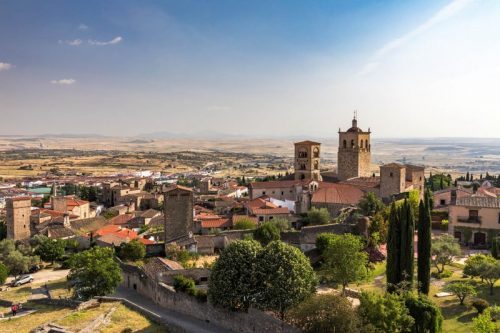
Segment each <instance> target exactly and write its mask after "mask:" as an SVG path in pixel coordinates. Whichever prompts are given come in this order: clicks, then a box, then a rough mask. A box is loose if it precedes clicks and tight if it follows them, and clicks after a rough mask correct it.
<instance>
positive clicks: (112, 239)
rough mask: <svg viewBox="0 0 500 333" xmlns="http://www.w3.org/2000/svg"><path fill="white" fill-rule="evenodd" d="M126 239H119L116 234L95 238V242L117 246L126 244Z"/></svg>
mask: <svg viewBox="0 0 500 333" xmlns="http://www.w3.org/2000/svg"><path fill="white" fill-rule="evenodd" d="M127 241H128V240H127V239H126V238H123V237H120V236H119V235H116V234H106V235H103V236H99V237H96V242H98V243H99V242H102V243H105V244H109V245H114V246H119V245H121V244H122V243H127Z"/></svg>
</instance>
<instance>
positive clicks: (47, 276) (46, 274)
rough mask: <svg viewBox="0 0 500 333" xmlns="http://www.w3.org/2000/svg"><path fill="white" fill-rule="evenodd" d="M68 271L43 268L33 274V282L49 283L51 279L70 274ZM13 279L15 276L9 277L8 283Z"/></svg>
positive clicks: (58, 278)
mask: <svg viewBox="0 0 500 333" xmlns="http://www.w3.org/2000/svg"><path fill="white" fill-rule="evenodd" d="M68 273H69V269H57V270H54V269H42V270H39V271H38V272H36V273H33V274H31V275H33V283H34V284H40V283H47V282H49V281H54V280H60V279H62V278H65V277H66V276H68ZM13 279H14V278H13V277H9V278H7V282H6V283H10V282H11V281H12V280H13Z"/></svg>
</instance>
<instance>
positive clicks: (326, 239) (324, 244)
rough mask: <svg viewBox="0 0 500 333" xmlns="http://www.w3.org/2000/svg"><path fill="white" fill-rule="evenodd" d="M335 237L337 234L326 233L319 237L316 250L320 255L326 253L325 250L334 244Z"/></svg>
mask: <svg viewBox="0 0 500 333" xmlns="http://www.w3.org/2000/svg"><path fill="white" fill-rule="evenodd" d="M335 236H336V235H335V234H332V233H328V232H325V233H322V234H319V235H318V237H316V248H317V249H318V251H319V253H321V254H324V253H325V250H326V249H327V248H328V246H329V245H330V244H331V243H332V242H333V239H334V238H335Z"/></svg>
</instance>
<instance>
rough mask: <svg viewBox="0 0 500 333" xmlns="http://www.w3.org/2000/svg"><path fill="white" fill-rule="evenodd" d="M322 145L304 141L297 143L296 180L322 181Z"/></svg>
mask: <svg viewBox="0 0 500 333" xmlns="http://www.w3.org/2000/svg"><path fill="white" fill-rule="evenodd" d="M320 151H321V143H319V142H313V141H302V142H296V143H295V179H296V180H301V179H307V180H309V179H311V180H316V181H321V180H322V179H321V174H320V164H319V162H320V157H319V156H320Z"/></svg>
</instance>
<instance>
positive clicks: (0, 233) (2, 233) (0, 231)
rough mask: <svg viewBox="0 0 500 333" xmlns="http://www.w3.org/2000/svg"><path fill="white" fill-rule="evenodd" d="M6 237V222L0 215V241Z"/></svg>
mask: <svg viewBox="0 0 500 333" xmlns="http://www.w3.org/2000/svg"><path fill="white" fill-rule="evenodd" d="M5 238H7V224H6V223H5V219H4V217H3V216H0V241H1V240H4V239H5Z"/></svg>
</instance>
